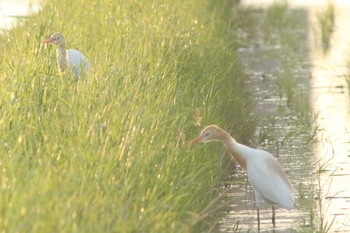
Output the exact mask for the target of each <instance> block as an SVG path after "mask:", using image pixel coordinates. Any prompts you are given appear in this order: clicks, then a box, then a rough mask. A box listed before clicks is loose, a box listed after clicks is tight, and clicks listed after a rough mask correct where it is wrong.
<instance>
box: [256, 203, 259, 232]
mask: <svg viewBox="0 0 350 233" xmlns="http://www.w3.org/2000/svg"><path fill="white" fill-rule="evenodd" d="M256 212H257V214H258V232H260V211H259V208H256Z"/></svg>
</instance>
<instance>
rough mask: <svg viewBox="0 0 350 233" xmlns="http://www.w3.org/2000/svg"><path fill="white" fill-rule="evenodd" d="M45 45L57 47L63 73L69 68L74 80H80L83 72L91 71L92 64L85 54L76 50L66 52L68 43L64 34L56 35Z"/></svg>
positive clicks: (59, 65) (60, 68)
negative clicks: (79, 77)
mask: <svg viewBox="0 0 350 233" xmlns="http://www.w3.org/2000/svg"><path fill="white" fill-rule="evenodd" d="M43 43H46V44H52V45H55V46H57V63H58V68H59V70H60V72H61V73H65V72H66V71H67V68H69V69H70V70H71V71H72V72H73V77H74V79H75V80H78V76H79V75H80V74H81V72H82V71H85V70H89V69H90V63H89V61H88V59H87V58H86V57H85V55H84V54H82V53H81V52H80V51H78V50H75V49H68V50H66V42H65V39H64V36H63V35H62V34H60V33H55V34H53V35H52V36H51V37H50V38H48V39H46V40H44V41H43Z"/></svg>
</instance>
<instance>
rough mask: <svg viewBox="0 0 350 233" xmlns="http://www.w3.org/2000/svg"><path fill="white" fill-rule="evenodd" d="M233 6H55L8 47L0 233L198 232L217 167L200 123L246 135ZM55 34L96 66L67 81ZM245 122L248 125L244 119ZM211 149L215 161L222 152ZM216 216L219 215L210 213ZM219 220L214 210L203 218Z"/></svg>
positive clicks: (4, 41) (1, 110) (6, 41)
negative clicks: (193, 142)
mask: <svg viewBox="0 0 350 233" xmlns="http://www.w3.org/2000/svg"><path fill="white" fill-rule="evenodd" d="M229 8H230V4H228V3H226V2H224V1H204V0H195V1H187V2H177V1H175V2H174V1H157V0H153V1H147V2H138V1H107V0H104V1H94V2H85V1H82V0H80V1H68V0H67V1H59V2H57V1H54V2H51V1H47V2H46V4H44V6H43V8H42V11H41V12H40V13H39V14H38V15H34V16H33V17H30V18H28V20H27V21H25V22H24V23H23V25H22V26H20V27H18V28H16V29H14V30H13V31H10V32H7V33H6V34H4V35H2V36H1V53H0V69H1V71H2V72H1V74H0V82H1V89H0V96H1V97H0V128H1V130H0V154H1V163H0V166H1V188H0V196H1V197H2V198H1V200H2V201H1V202H0V209H1V214H0V219H1V220H0V229H2V230H4V231H6V232H186V231H188V232H199V231H202V230H203V229H207V228H208V226H210V222H206V218H205V217H203V216H205V213H203V211H206V210H207V209H208V208H207V205H208V204H209V203H211V202H212V199H213V197H214V196H215V191H214V189H213V185H214V184H216V183H217V182H218V173H219V171H218V170H217V164H218V163H219V159H220V157H219V156H215V154H217V153H213V151H212V150H211V151H210V150H209V151H208V150H201V148H200V147H196V148H190V147H189V145H188V141H189V139H191V138H192V137H193V136H195V135H196V134H197V133H198V131H199V127H198V126H196V124H195V119H194V116H193V114H194V112H195V109H196V108H198V109H199V110H200V112H201V114H202V116H203V121H202V124H203V125H204V124H208V123H217V124H223V125H226V126H227V127H230V126H231V127H232V130H234V131H235V134H236V135H237V136H238V137H246V136H247V135H249V134H250V133H251V132H253V131H254V128H253V126H252V125H247V122H248V121H247V115H248V116H249V111H250V107H249V99H248V98H246V97H244V98H241V96H244V95H245V93H244V92H243V88H242V81H243V78H244V76H243V75H242V74H241V72H240V69H239V65H238V63H237V62H236V54H235V46H234V45H235V43H234V41H235V38H234V35H232V33H230V36H228V31H227V29H228V27H227V25H228V22H227V21H226V20H227V14H228V13H229V11H228V9H229ZM54 32H61V33H62V34H64V35H65V37H66V41H67V47H68V48H75V49H79V50H80V51H82V52H83V53H84V54H86V56H87V57H88V59H89V60H90V62H91V63H92V65H93V69H92V71H91V72H90V73H89V74H88V75H86V76H85V77H82V78H81V79H80V80H79V81H78V83H77V84H75V83H74V81H73V79H72V77H69V76H61V75H60V74H59V73H58V68H57V65H56V60H55V50H54V48H53V47H46V46H44V45H43V44H41V43H40V41H41V40H42V39H44V38H46V37H48V36H50V35H51V34H52V33H54ZM248 119H249V117H248ZM214 149H215V148H214ZM209 209H210V208H209ZM208 211H212V210H208Z"/></svg>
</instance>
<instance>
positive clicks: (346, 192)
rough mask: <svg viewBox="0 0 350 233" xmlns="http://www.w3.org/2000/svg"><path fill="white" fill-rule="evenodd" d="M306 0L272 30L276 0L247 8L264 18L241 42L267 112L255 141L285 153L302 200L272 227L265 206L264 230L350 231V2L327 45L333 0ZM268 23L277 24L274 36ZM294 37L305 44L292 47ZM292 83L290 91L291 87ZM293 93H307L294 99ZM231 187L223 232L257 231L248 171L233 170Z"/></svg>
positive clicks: (339, 12)
mask: <svg viewBox="0 0 350 233" xmlns="http://www.w3.org/2000/svg"><path fill="white" fill-rule="evenodd" d="M304 2H305V3H303V1H294V2H293V3H291V5H290V6H291V7H290V8H289V10H288V11H289V13H288V14H290V15H292V16H293V15H294V18H296V19H297V20H296V21H293V20H291V21H290V24H289V26H288V25H287V26H286V27H285V28H282V30H272V29H270V28H267V29H266V25H264V24H263V21H264V20H265V17H266V14H267V13H266V12H267V10H266V9H267V7H268V6H269V4H271V2H269V1H267V2H266V3H263V1H252V0H247V1H243V3H246V6H249V7H251V9H250V10H248V11H247V12H249V14H250V16H252V17H255V18H256V21H255V22H254V25H255V27H253V28H252V30H251V31H248V30H247V29H244V28H243V29H242V32H241V35H242V40H244V41H247V42H246V43H245V46H243V47H242V48H240V50H239V51H240V59H241V62H242V63H243V65H244V66H245V70H246V73H247V75H248V77H249V79H248V80H247V84H248V86H249V87H250V88H251V89H252V94H253V95H254V98H255V102H256V112H257V115H258V116H259V120H261V119H262V120H261V124H260V125H259V127H258V132H257V138H258V140H257V141H255V142H252V145H253V146H256V147H260V148H263V149H266V150H268V151H270V152H272V153H273V154H275V155H276V154H278V156H279V161H280V162H281V163H282V165H283V167H284V169H285V170H286V172H287V174H288V176H289V177H290V178H291V181H292V183H293V185H294V187H295V189H296V190H297V198H296V208H295V209H294V210H292V211H287V210H283V209H279V210H278V212H277V220H276V222H277V228H276V229H272V224H271V220H270V218H271V209H270V207H269V206H266V208H262V214H263V224H262V226H261V228H262V231H263V232H272V231H273V232H299V231H304V230H305V231H316V230H319V231H321V230H328V231H329V232H349V231H350V181H349V180H350V179H349V178H350V177H349V175H350V174H349V173H350V162H349V160H350V156H349V154H350V153H349V149H348V148H349V146H348V143H349V142H350V138H349V133H348V132H349V131H348V130H350V128H349V124H350V122H349V120H348V119H349V112H350V111H349V95H348V89H347V83H346V81H345V76H344V75H346V74H347V73H348V68H347V67H346V66H347V60H348V59H349V57H347V54H348V53H349V51H350V50H349V41H350V38H349V37H350V36H348V35H349V33H348V29H349V28H350V18H348V17H350V15H349V14H348V12H350V4H349V2H346V1H335V2H334V3H336V5H335V10H336V20H335V30H334V32H333V34H332V37H331V38H330V48H329V50H328V51H327V52H326V53H325V51H324V49H322V46H321V43H320V32H319V30H318V27H319V25H318V22H317V15H318V14H319V12H320V10H322V9H323V8H325V7H326V4H327V3H328V2H326V1H321V0H319V1H312V3H314V5H312V4H311V3H310V1H304ZM337 4H338V5H337ZM341 4H343V5H341ZM260 7H262V8H260ZM322 7H323V8H322ZM291 25H292V26H291ZM271 27H272V26H271ZM264 30H268V31H269V32H270V33H271V32H272V33H271V34H269V35H268V38H266V35H264V32H263V31H264ZM346 30H347V31H346ZM279 33H280V34H285V35H287V36H288V33H289V34H290V35H292V36H291V38H290V39H291V40H296V41H294V42H287V43H285V44H283V42H281V41H283V40H286V39H285V38H283V35H280V34H279ZM285 35H284V36H285ZM269 40H270V41H269ZM288 43H290V44H288ZM293 43H297V46H296V47H295V48H294V50H291V49H293V48H292V47H293ZM288 47H290V48H288ZM290 50H291V51H290ZM283 82H290V83H287V85H286V83H283ZM288 85H291V86H293V85H294V90H285V92H284V94H283V93H281V91H280V89H281V88H282V89H283V88H285V87H286V86H288ZM295 87H296V88H295ZM288 91H290V92H291V95H290V96H289V95H288V94H285V93H288ZM295 92H298V93H297V94H296V93H295ZM293 95H294V96H299V97H298V98H299V99H298V98H295V97H294V99H293ZM293 101H294V106H293ZM298 101H299V102H298ZM303 101H306V102H308V103H309V106H310V108H308V106H307V105H308V104H305V103H303ZM296 103H297V104H296ZM304 105H305V107H304ZM308 113H309V116H308V117H305V115H308ZM313 113H314V114H313ZM307 118H309V120H308V119H307ZM310 121H311V122H310ZM316 128H317V131H315V129H316ZM319 170H322V172H321V173H319ZM237 171H240V170H239V168H238V169H237ZM320 174H321V175H320ZM232 180H233V181H232ZM227 187H230V188H229V189H227ZM228 190H229V191H228ZM224 193H225V194H226V196H227V198H228V199H230V201H232V203H233V204H232V205H231V206H230V209H229V210H228V213H227V215H226V216H225V217H224V218H223V219H222V221H221V222H220V224H219V226H220V232H246V231H256V230H257V224H256V211H255V209H254V202H253V200H254V197H253V194H252V191H251V188H250V186H249V184H248V182H247V181H246V177H245V174H244V172H242V171H240V172H239V173H236V174H235V175H233V176H232V177H231V183H230V185H225V189H224ZM329 226H330V227H329ZM328 227H329V228H328Z"/></svg>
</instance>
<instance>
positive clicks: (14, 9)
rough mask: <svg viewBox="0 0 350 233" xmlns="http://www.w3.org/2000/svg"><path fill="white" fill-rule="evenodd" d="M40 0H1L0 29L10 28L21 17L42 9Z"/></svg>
mask: <svg viewBox="0 0 350 233" xmlns="http://www.w3.org/2000/svg"><path fill="white" fill-rule="evenodd" d="M39 1H40V0H0V30H9V29H11V28H13V27H14V26H15V25H16V22H18V19H19V18H22V17H27V16H28V15H29V14H31V13H33V12H37V11H39V9H40V6H39Z"/></svg>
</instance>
